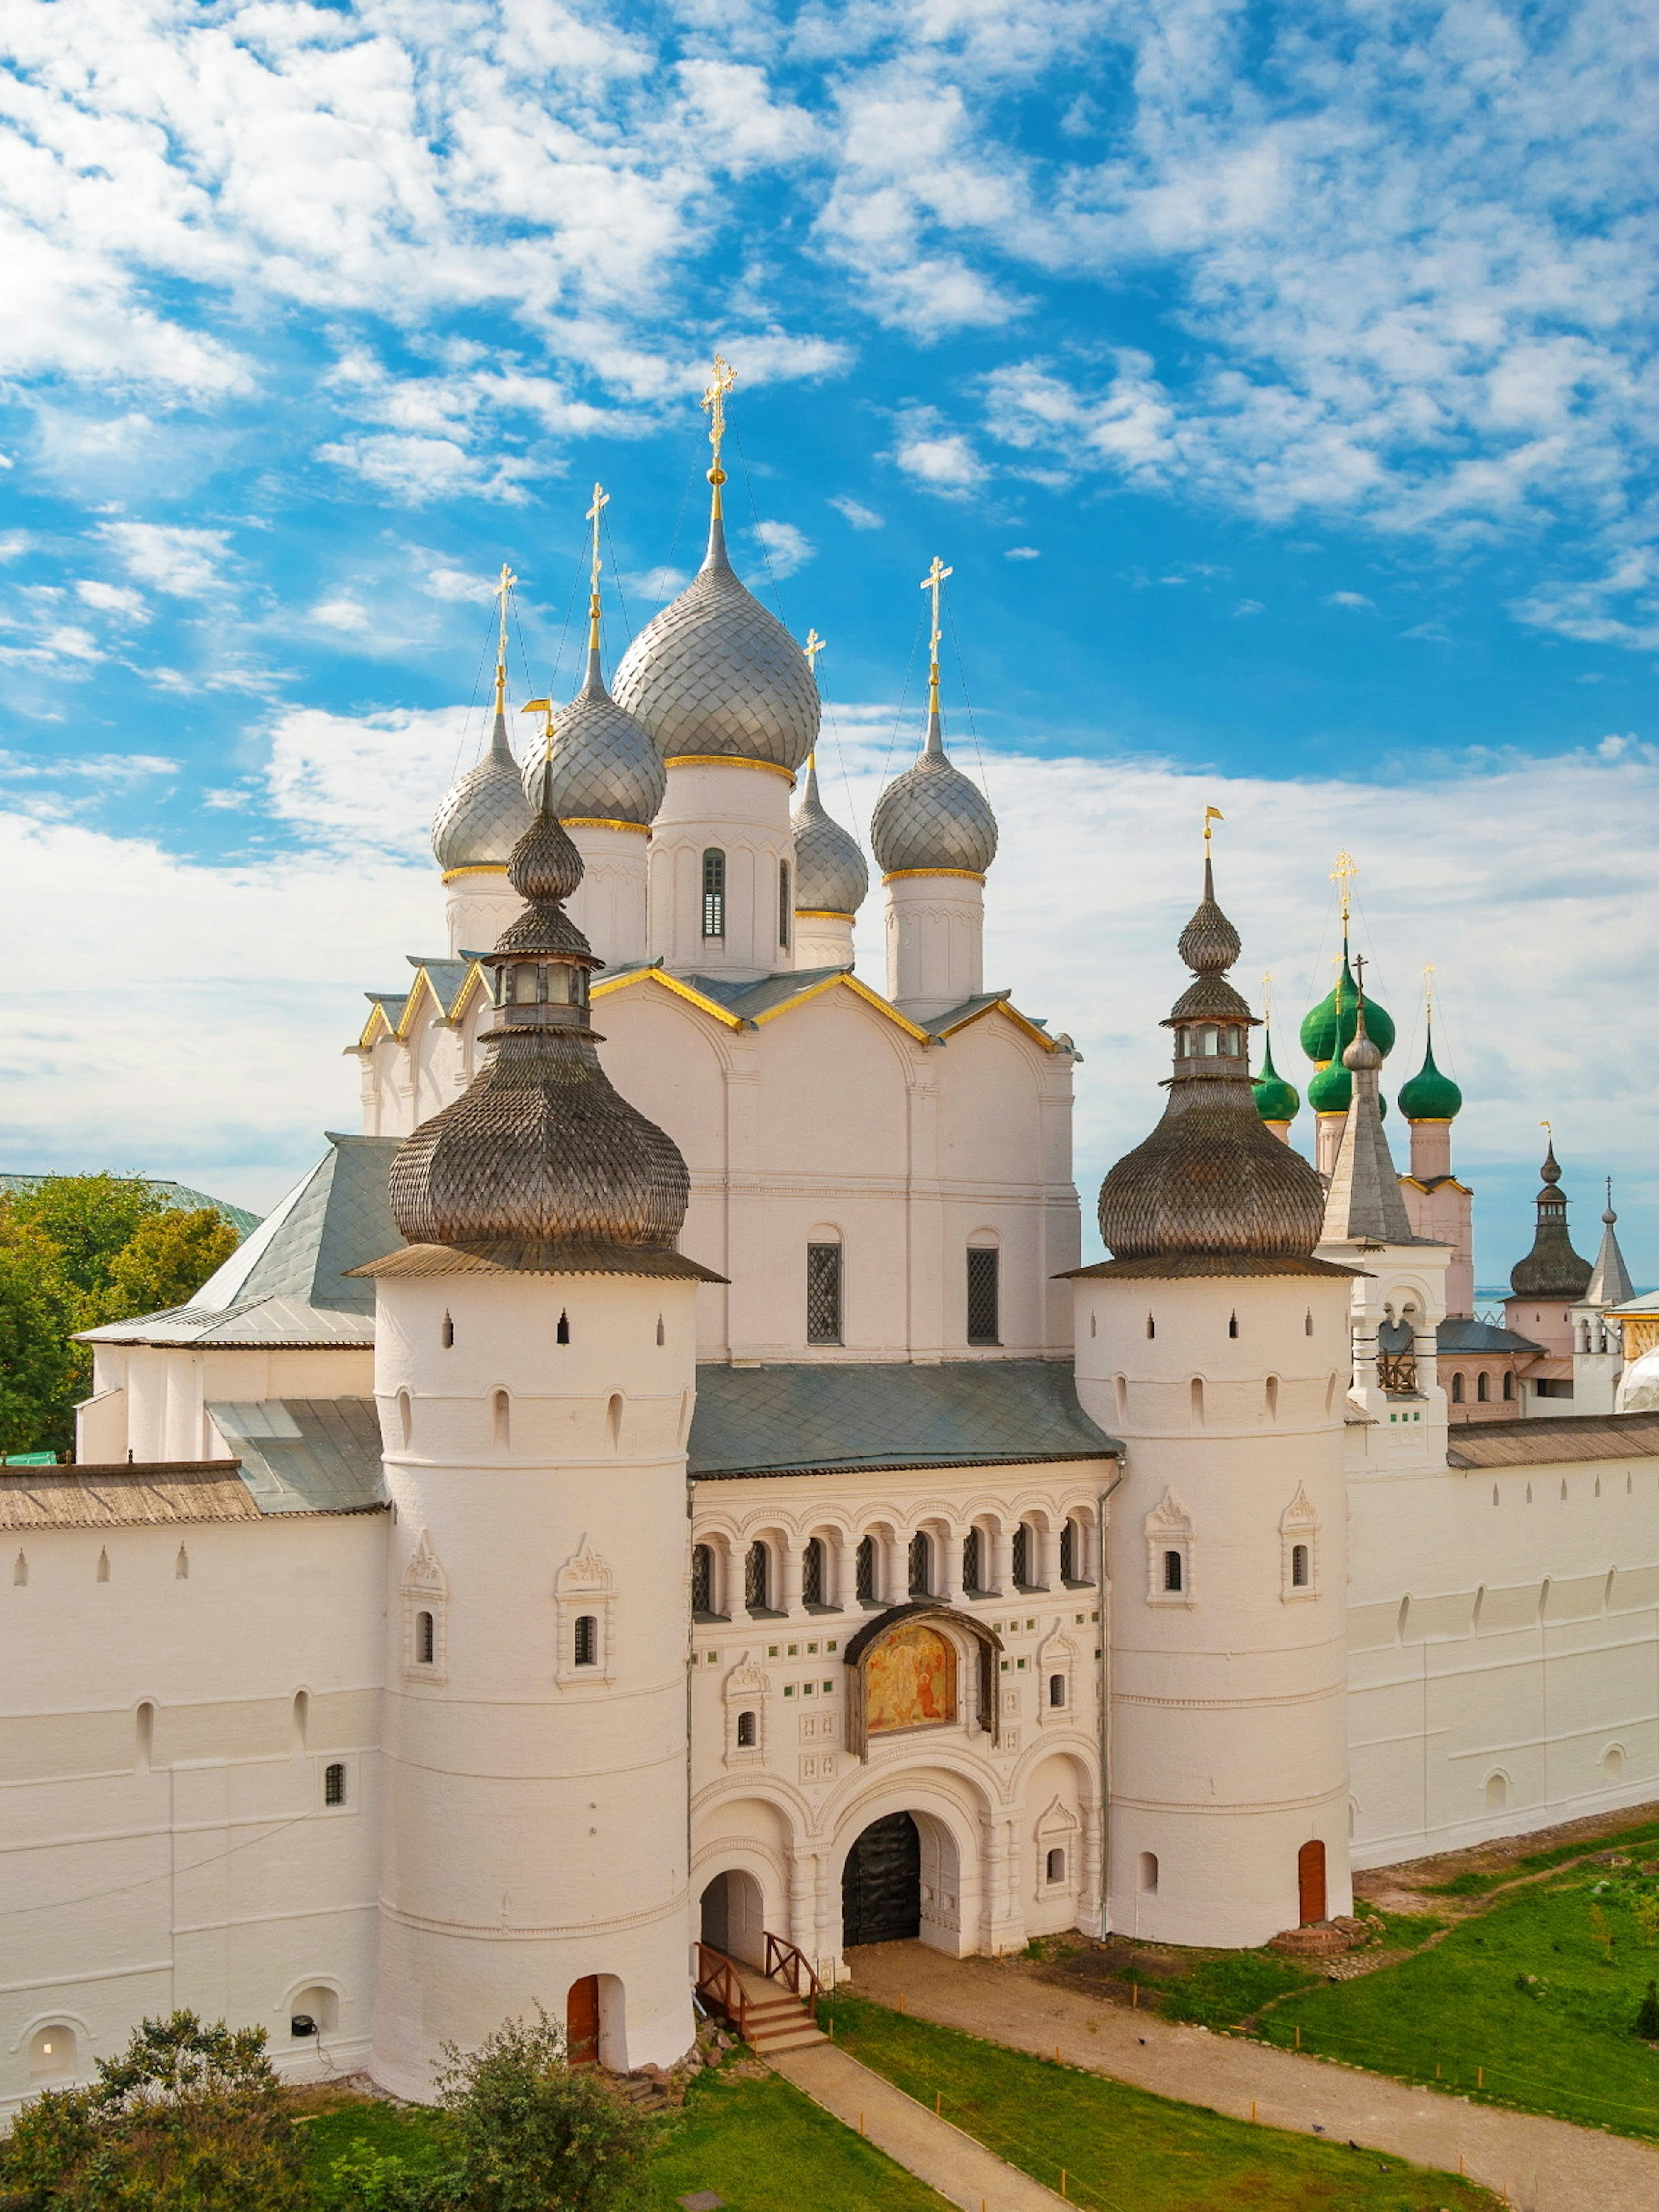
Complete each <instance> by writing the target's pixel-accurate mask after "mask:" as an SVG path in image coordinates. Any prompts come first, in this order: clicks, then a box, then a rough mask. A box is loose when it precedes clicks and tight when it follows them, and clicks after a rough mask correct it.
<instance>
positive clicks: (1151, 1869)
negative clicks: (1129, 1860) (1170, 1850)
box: [1140, 1851, 1158, 1897]
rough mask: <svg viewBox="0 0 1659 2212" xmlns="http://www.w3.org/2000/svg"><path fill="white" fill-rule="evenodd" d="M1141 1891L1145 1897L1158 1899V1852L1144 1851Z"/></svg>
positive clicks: (1141, 1863) (1141, 1857) (1141, 1855)
mask: <svg viewBox="0 0 1659 2212" xmlns="http://www.w3.org/2000/svg"><path fill="white" fill-rule="evenodd" d="M1140 1890H1141V1894H1142V1896H1143V1897H1156V1896H1157V1894H1158V1853H1157V1852H1156V1851H1142V1853H1141V1854H1140Z"/></svg>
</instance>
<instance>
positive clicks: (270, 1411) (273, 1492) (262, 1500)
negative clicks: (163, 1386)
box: [208, 1398, 386, 1513]
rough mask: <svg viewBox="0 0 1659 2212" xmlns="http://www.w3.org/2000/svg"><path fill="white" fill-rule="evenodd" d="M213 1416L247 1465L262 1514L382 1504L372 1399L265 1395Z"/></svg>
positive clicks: (214, 1408)
mask: <svg viewBox="0 0 1659 2212" xmlns="http://www.w3.org/2000/svg"><path fill="white" fill-rule="evenodd" d="M208 1415H209V1418H210V1419H211V1421H212V1423H213V1425H214V1427H215V1428H216V1429H217V1430H218V1431H219V1433H220V1435H221V1436H222V1437H223V1438H224V1440H225V1442H226V1443H227V1444H228V1445H229V1447H230V1448H231V1449H232V1450H233V1451H234V1452H235V1453H236V1454H237V1455H238V1456H239V1457H240V1460H241V1463H242V1480H244V1481H245V1482H246V1485H247V1486H248V1490H249V1492H250V1493H251V1494H252V1498H253V1499H254V1502H255V1504H256V1505H257V1507H258V1510H259V1511H260V1512H261V1513H361V1512H362V1511H364V1510H366V1509H368V1508H370V1507H374V1506H379V1505H384V1504H385V1503H386V1488H385V1485H384V1484H383V1482H382V1480H381V1475H380V1419H379V1417H378V1415H377V1414H376V1413H375V1410H374V1400H373V1399H372V1398H264V1399H260V1400H258V1401H255V1402H254V1403H252V1404H243V1405H231V1404H213V1405H210V1406H209V1407H208Z"/></svg>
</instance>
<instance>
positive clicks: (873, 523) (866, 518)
mask: <svg viewBox="0 0 1659 2212" xmlns="http://www.w3.org/2000/svg"><path fill="white" fill-rule="evenodd" d="M829 504H830V506H831V507H834V508H835V509H836V512H837V513H839V514H840V515H841V516H842V518H843V520H846V521H848V522H850V523H851V524H852V526H853V527H854V530H884V529H885V528H886V527H887V522H886V518H885V517H884V516H883V515H879V514H878V513H876V510H875V509H874V507H866V505H865V504H864V502H863V501H862V500H859V499H851V498H848V496H847V495H846V494H844V493H843V494H842V495H840V496H839V497H837V498H836V499H832V500H831V501H830V502H829Z"/></svg>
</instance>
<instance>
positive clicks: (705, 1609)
mask: <svg viewBox="0 0 1659 2212" xmlns="http://www.w3.org/2000/svg"><path fill="white" fill-rule="evenodd" d="M691 1611H692V1613H694V1614H695V1615H696V1618H697V1619H699V1620H708V1619H712V1617H713V1615H714V1546H713V1545H712V1544H693V1546H692V1547H691Z"/></svg>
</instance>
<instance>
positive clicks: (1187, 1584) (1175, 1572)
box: [1146, 1490, 1193, 1605]
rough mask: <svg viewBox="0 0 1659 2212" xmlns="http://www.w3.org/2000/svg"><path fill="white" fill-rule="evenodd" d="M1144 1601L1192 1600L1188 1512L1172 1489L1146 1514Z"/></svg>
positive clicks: (1173, 1602) (1182, 1602) (1180, 1602)
mask: <svg viewBox="0 0 1659 2212" xmlns="http://www.w3.org/2000/svg"><path fill="white" fill-rule="evenodd" d="M1171 1560H1174V1561H1175V1562H1176V1565H1171V1564H1170V1563H1171ZM1146 1601H1147V1603H1148V1604H1149V1605H1190V1604H1191V1603H1192V1602H1193V1523H1192V1516H1191V1515H1190V1514H1189V1513H1188V1511H1187V1509H1186V1507H1185V1506H1184V1505H1182V1503H1181V1500H1180V1499H1179V1498H1177V1497H1176V1494H1175V1492H1174V1491H1173V1490H1166V1491H1165V1492H1164V1495H1163V1497H1162V1498H1159V1500H1158V1504H1156V1505H1155V1506H1154V1507H1153V1508H1152V1511H1151V1512H1150V1513H1149V1514H1148V1515H1147V1516H1146Z"/></svg>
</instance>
